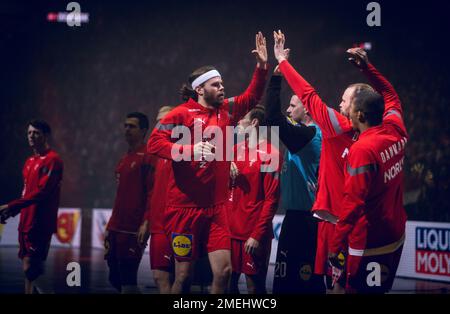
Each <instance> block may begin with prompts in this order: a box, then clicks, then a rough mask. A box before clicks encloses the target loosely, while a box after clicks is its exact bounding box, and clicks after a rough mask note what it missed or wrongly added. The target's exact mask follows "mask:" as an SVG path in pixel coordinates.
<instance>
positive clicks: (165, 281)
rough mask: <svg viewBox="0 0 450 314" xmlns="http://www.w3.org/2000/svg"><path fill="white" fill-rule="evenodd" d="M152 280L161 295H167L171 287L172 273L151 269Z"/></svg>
mask: <svg viewBox="0 0 450 314" xmlns="http://www.w3.org/2000/svg"><path fill="white" fill-rule="evenodd" d="M152 274H153V280H154V281H155V284H156V287H158V291H159V293H161V294H169V293H170V291H171V287H172V278H173V273H172V272H169V271H165V270H160V269H153V270H152Z"/></svg>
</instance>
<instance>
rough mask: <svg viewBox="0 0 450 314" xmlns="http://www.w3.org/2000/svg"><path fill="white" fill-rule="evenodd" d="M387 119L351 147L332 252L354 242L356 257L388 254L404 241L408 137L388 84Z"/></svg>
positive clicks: (384, 91) (385, 91) (351, 250)
mask: <svg viewBox="0 0 450 314" xmlns="http://www.w3.org/2000/svg"><path fill="white" fill-rule="evenodd" d="M381 93H382V95H383V96H384V99H385V102H386V103H385V106H386V108H385V113H384V117H383V123H382V124H381V125H379V126H375V127H371V128H369V129H367V130H366V131H364V132H363V133H361V135H360V138H359V140H358V142H357V143H355V144H354V145H353V146H352V148H351V149H350V152H349V156H348V161H347V164H346V169H345V188H344V198H343V201H342V211H341V213H340V215H339V221H338V223H337V225H336V231H335V236H334V241H333V244H332V247H331V251H332V252H336V253H337V252H338V251H339V249H341V248H342V246H343V244H344V243H345V242H347V240H348V245H349V254H350V255H357V256H363V255H382V254H387V253H392V252H394V251H395V250H397V249H398V248H399V247H400V246H401V245H402V244H403V240H404V232H405V224H406V218H407V217H406V212H405V210H404V208H403V165H404V156H405V145H406V142H407V140H408V134H407V132H406V128H405V125H404V123H403V119H402V108H401V103H400V100H399V98H398V95H397V94H396V92H395V90H394V88H393V87H392V86H391V84H389V82H387V81H385V82H384V87H383V89H382V90H381Z"/></svg>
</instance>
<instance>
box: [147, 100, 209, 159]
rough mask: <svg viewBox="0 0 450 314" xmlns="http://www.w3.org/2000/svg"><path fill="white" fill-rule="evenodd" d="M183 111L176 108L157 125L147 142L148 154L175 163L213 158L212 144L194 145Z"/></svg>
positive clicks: (200, 143) (180, 108)
mask: <svg viewBox="0 0 450 314" xmlns="http://www.w3.org/2000/svg"><path fill="white" fill-rule="evenodd" d="M183 110H185V109H184V108H182V107H177V108H175V109H174V110H172V111H171V112H169V113H168V114H167V115H166V116H165V117H164V118H163V119H162V120H161V121H160V122H158V123H157V124H156V126H155V128H154V129H153V132H152V134H151V135H150V138H149V139H148V142H147V152H148V153H149V154H154V155H156V156H158V157H161V158H165V159H169V160H173V161H182V160H184V161H186V160H192V158H194V159H195V160H200V157H202V156H203V157H207V158H213V157H214V156H215V155H214V154H213V153H212V150H213V149H214V148H215V146H214V145H212V144H211V143H209V142H198V143H196V144H194V145H192V143H191V134H190V130H189V128H188V127H187V126H185V125H184V124H183V122H184V120H185V119H184V115H185V113H184V112H183Z"/></svg>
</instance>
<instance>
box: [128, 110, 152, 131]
mask: <svg viewBox="0 0 450 314" xmlns="http://www.w3.org/2000/svg"><path fill="white" fill-rule="evenodd" d="M127 118H136V119H138V120H139V128H141V129H147V130H148V128H149V122H148V118H147V116H146V115H145V114H143V113H142V112H131V113H129V114H127Z"/></svg>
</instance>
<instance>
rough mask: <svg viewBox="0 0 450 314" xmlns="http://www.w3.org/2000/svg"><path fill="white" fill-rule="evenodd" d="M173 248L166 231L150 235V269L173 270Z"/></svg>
mask: <svg viewBox="0 0 450 314" xmlns="http://www.w3.org/2000/svg"><path fill="white" fill-rule="evenodd" d="M172 255H173V253H172V248H171V246H170V241H169V239H168V238H167V236H166V235H165V234H164V233H152V235H151V237H150V269H157V270H163V271H171V270H172V269H173V258H172Z"/></svg>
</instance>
